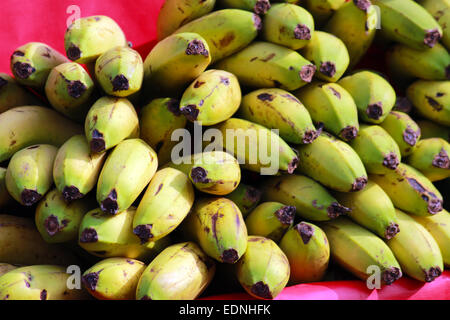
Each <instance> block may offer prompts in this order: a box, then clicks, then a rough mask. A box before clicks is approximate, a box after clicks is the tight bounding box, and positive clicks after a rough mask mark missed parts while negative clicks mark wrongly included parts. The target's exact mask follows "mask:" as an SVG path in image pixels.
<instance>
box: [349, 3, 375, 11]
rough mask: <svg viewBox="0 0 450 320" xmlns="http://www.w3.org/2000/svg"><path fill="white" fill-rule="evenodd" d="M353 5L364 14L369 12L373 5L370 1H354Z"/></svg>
mask: <svg viewBox="0 0 450 320" xmlns="http://www.w3.org/2000/svg"><path fill="white" fill-rule="evenodd" d="M353 3H354V4H355V5H356V6H357V7H358V8H359V9H361V10H362V11H364V12H367V11H368V10H369V8H370V6H371V5H372V3H371V2H370V0H353Z"/></svg>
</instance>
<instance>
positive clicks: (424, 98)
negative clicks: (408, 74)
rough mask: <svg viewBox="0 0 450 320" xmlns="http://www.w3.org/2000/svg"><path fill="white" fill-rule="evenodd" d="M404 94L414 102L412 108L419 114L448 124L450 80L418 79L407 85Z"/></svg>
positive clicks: (449, 116) (449, 120)
mask: <svg viewBox="0 0 450 320" xmlns="http://www.w3.org/2000/svg"><path fill="white" fill-rule="evenodd" d="M406 94H407V96H408V98H409V99H410V100H411V102H412V103H413V104H414V110H415V111H417V113H419V114H420V115H421V116H423V117H425V118H426V119H428V120H431V121H433V122H436V123H438V124H441V125H444V126H447V127H448V126H450V98H449V96H450V81H423V80H418V81H416V82H414V83H412V84H411V85H410V86H409V87H408V89H407V90H406ZM446 130H448V129H446ZM442 134H444V132H442ZM444 139H448V137H446V138H444Z"/></svg>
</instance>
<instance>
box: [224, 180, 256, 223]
mask: <svg viewBox="0 0 450 320" xmlns="http://www.w3.org/2000/svg"><path fill="white" fill-rule="evenodd" d="M261 196H262V192H261V190H259V189H258V188H255V187H254V186H251V185H248V184H245V183H242V182H241V183H239V185H238V186H237V188H236V189H234V191H233V192H232V193H230V194H228V195H227V196H226V198H228V199H230V200H231V201H233V202H234V203H235V204H236V205H237V206H238V208H239V210H241V213H242V216H243V217H244V218H245V217H246V216H247V215H248V214H249V213H250V212H251V211H252V210H253V209H254V208H255V207H256V206H257V205H258V204H259V202H260V201H261Z"/></svg>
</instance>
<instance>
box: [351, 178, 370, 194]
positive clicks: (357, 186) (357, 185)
mask: <svg viewBox="0 0 450 320" xmlns="http://www.w3.org/2000/svg"><path fill="white" fill-rule="evenodd" d="M366 184H367V177H359V178H356V180H355V182H354V183H353V184H352V189H351V190H350V191H351V192H355V191H360V190H362V189H364V188H365V187H366Z"/></svg>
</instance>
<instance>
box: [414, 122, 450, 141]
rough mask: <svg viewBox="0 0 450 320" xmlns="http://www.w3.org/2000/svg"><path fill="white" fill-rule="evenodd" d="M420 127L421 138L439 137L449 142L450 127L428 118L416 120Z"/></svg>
mask: <svg viewBox="0 0 450 320" xmlns="http://www.w3.org/2000/svg"><path fill="white" fill-rule="evenodd" d="M416 123H417V125H418V126H419V128H420V132H421V133H422V134H421V139H429V138H441V139H444V140H446V141H447V142H450V129H449V128H448V127H445V126H443V125H440V124H438V123H436V122H433V121H429V120H417V121H416Z"/></svg>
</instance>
